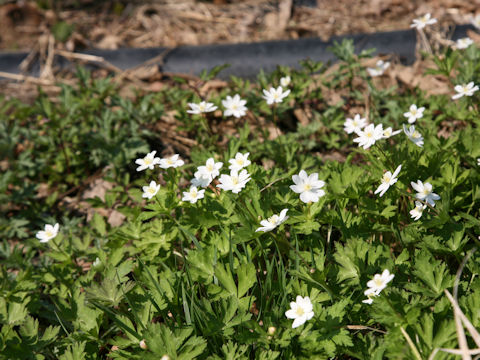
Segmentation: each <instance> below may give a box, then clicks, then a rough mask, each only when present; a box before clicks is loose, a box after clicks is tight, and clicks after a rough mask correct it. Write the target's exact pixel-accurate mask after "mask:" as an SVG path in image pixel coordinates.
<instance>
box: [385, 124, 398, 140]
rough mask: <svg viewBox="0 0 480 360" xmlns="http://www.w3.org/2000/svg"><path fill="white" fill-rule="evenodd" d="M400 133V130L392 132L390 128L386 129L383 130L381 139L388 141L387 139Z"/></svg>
mask: <svg viewBox="0 0 480 360" xmlns="http://www.w3.org/2000/svg"><path fill="white" fill-rule="evenodd" d="M401 132H402V130H395V131H393V129H392V128H391V127H388V128H386V129H384V130H383V138H384V139H388V138H390V137H392V136H394V135H397V134H400V133H401Z"/></svg>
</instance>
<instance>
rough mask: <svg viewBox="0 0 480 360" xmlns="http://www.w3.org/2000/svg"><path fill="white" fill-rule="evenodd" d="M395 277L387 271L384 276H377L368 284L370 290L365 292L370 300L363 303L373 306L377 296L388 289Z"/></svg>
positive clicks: (384, 271) (383, 273)
mask: <svg viewBox="0 0 480 360" xmlns="http://www.w3.org/2000/svg"><path fill="white" fill-rule="evenodd" d="M394 277H395V275H393V274H390V271H388V270H387V269H385V270H383V272H382V274H375V275H374V276H373V279H372V280H370V281H369V282H367V286H368V289H367V290H365V292H364V295H365V296H366V297H367V298H368V299H366V300H363V301H362V302H363V303H365V304H371V303H372V302H373V298H374V297H375V296H378V295H380V293H381V292H382V290H383V289H385V288H386V287H387V284H388V283H389V282H390V281H392V279H393V278H394Z"/></svg>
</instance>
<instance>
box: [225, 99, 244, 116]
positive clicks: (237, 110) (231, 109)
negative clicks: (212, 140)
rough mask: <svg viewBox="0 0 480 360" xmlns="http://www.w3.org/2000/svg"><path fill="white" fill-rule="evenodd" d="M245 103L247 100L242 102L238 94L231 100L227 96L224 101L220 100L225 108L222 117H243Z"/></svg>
mask: <svg viewBox="0 0 480 360" xmlns="http://www.w3.org/2000/svg"><path fill="white" fill-rule="evenodd" d="M246 103H247V100H242V99H241V98H240V95H238V94H236V95H235V96H234V97H233V98H232V97H231V96H227V98H226V99H225V100H222V105H223V107H224V108H225V111H224V112H223V115H224V116H235V117H236V118H240V117H242V116H245V114H246V113H247V107H246V106H245V104H246Z"/></svg>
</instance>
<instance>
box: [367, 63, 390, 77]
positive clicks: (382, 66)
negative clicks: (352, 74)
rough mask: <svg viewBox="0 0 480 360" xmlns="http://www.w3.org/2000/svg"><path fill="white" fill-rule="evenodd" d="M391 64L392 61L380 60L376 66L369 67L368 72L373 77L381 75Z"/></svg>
mask: <svg viewBox="0 0 480 360" xmlns="http://www.w3.org/2000/svg"><path fill="white" fill-rule="evenodd" d="M389 66H390V63H389V62H388V61H387V62H384V61H383V60H378V61H377V63H376V64H375V67H374V68H370V67H369V68H367V72H368V74H369V75H370V76H371V77H375V76H381V75H383V73H384V72H385V70H387V69H388V68H389Z"/></svg>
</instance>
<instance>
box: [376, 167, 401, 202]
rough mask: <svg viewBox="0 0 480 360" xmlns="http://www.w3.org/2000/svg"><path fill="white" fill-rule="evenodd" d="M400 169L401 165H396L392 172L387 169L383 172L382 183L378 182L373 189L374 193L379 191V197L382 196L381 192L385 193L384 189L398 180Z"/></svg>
mask: <svg viewBox="0 0 480 360" xmlns="http://www.w3.org/2000/svg"><path fill="white" fill-rule="evenodd" d="M401 169H402V165H398V167H397V168H396V169H395V171H394V172H393V174H392V173H391V172H390V171H387V172H386V173H385V174H383V177H382V183H381V184H380V186H379V187H378V189H377V190H375V194H378V193H380V197H382V196H383V194H385V191H387V190H388V188H389V187H390V186H392V185H393V184H395V183H396V182H397V181H398V179H397V176H398V174H399V173H400V170H401Z"/></svg>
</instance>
